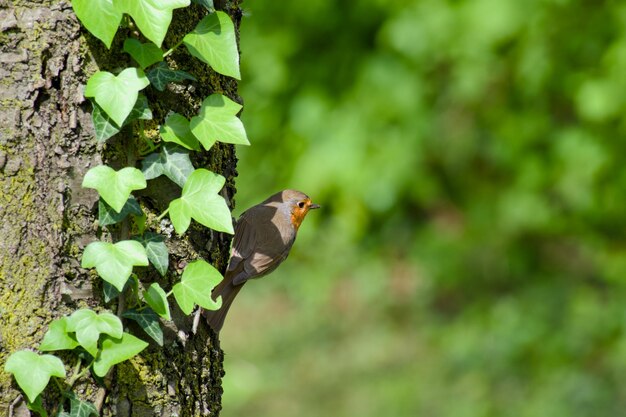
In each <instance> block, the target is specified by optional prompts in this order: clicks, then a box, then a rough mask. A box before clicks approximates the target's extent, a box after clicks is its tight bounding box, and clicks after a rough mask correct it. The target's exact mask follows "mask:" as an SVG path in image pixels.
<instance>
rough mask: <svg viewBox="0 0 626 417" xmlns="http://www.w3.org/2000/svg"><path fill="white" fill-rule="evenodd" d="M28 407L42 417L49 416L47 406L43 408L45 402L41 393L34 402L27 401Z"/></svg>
mask: <svg viewBox="0 0 626 417" xmlns="http://www.w3.org/2000/svg"><path fill="white" fill-rule="evenodd" d="M26 408H28V409H29V410H30V411H34V412H35V413H37V414H39V415H40V416H41V417H48V412H47V411H46V409H45V408H43V403H42V402H41V395H38V396H37V398H35V401H33V402H32V403H31V402H30V401H26Z"/></svg>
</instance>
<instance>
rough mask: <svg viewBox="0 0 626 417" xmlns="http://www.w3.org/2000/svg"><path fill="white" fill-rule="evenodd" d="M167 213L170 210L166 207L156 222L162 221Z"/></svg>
mask: <svg viewBox="0 0 626 417" xmlns="http://www.w3.org/2000/svg"><path fill="white" fill-rule="evenodd" d="M169 211H170V208H169V207H168V208H167V209H166V210H165V211H164V212H163V213H161V214H160V215H159V217H157V221H161V219H162V218H163V217H165V215H166V214H167V213H168V212H169Z"/></svg>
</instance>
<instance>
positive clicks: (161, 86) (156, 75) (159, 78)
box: [146, 62, 196, 91]
mask: <svg viewBox="0 0 626 417" xmlns="http://www.w3.org/2000/svg"><path fill="white" fill-rule="evenodd" d="M146 76H147V77H148V79H149V80H150V84H152V85H153V86H154V88H156V89H157V90H159V91H165V87H166V86H167V84H168V83H175V82H178V81H182V80H191V81H196V79H195V77H194V76H192V75H190V74H188V73H186V72H185V71H181V70H173V69H170V68H169V67H168V66H167V64H166V63H165V62H159V64H158V65H157V66H155V67H154V68H152V69H151V70H150V71H148V73H147V74H146Z"/></svg>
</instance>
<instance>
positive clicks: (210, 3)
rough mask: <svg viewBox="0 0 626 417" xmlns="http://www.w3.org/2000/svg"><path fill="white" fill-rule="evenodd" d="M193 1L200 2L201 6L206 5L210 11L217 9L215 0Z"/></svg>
mask: <svg viewBox="0 0 626 417" xmlns="http://www.w3.org/2000/svg"><path fill="white" fill-rule="evenodd" d="M191 1H192V2H193V3H196V4H199V5H200V6H204V8H205V9H207V10H208V11H209V12H213V11H214V10H215V6H214V5H213V0H191Z"/></svg>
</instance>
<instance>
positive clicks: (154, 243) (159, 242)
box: [133, 232, 169, 276]
mask: <svg viewBox="0 0 626 417" xmlns="http://www.w3.org/2000/svg"><path fill="white" fill-rule="evenodd" d="M133 240H136V241H137V242H139V243H141V244H142V245H143V247H144V248H146V255H148V260H149V261H150V263H151V264H152V265H154V267H155V268H156V270H157V271H159V273H160V274H161V276H165V274H166V273H167V267H168V265H169V259H168V255H169V253H168V252H167V246H165V237H163V236H161V235H159V234H157V233H152V232H148V233H145V234H144V235H143V236H133Z"/></svg>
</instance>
